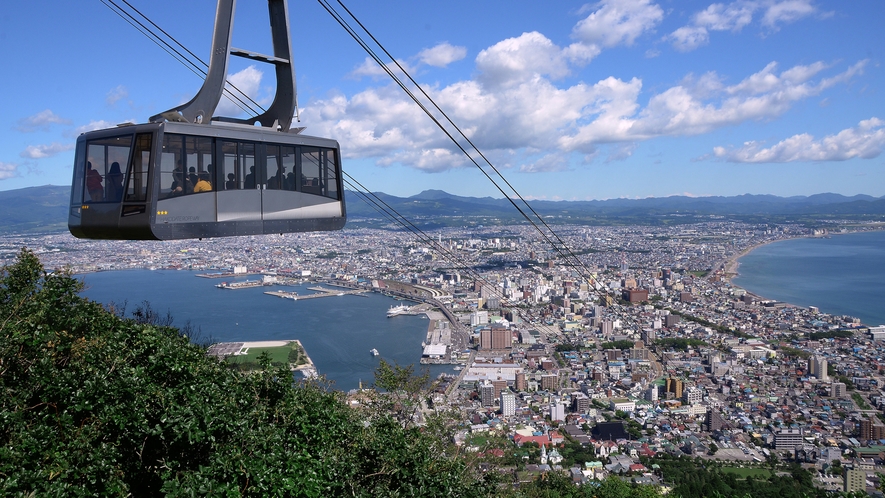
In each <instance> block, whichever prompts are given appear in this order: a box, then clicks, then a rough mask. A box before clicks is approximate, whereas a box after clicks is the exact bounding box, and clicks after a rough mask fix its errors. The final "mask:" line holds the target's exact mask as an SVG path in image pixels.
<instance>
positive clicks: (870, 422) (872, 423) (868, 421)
mask: <svg viewBox="0 0 885 498" xmlns="http://www.w3.org/2000/svg"><path fill="white" fill-rule="evenodd" d="M860 439H861V440H863V441H870V440H879V439H885V424H883V423H882V422H881V421H880V420H879V419H878V418H876V417H872V416H871V417H869V418H865V419H861V421H860Z"/></svg>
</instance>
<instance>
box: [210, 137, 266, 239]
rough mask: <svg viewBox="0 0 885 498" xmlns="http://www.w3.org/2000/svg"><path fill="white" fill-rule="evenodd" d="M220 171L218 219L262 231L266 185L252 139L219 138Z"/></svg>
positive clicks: (261, 162)
mask: <svg viewBox="0 0 885 498" xmlns="http://www.w3.org/2000/svg"><path fill="white" fill-rule="evenodd" d="M219 142H220V144H219V157H220V159H221V161H220V162H221V171H220V172H219V178H218V184H219V189H218V190H217V192H218V221H219V222H220V223H225V222H234V226H236V227H238V228H239V229H237V230H236V231H238V232H240V231H243V232H249V233H256V231H255V229H256V227H257V233H261V229H260V227H261V195H262V189H263V188H264V187H265V186H266V181H265V178H266V176H265V174H264V169H265V168H264V164H263V161H258V160H257V157H258V156H257V148H258V147H257V146H256V144H255V143H253V142H241V141H227V140H219Z"/></svg>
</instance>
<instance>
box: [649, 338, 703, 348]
mask: <svg viewBox="0 0 885 498" xmlns="http://www.w3.org/2000/svg"><path fill="white" fill-rule="evenodd" d="M655 344H656V345H658V346H661V347H663V348H665V349H678V350H680V351H688V347H689V346H692V347H695V346H709V344H707V343H706V342H704V341H702V340H700V339H691V338H688V337H667V338H664V339H655Z"/></svg>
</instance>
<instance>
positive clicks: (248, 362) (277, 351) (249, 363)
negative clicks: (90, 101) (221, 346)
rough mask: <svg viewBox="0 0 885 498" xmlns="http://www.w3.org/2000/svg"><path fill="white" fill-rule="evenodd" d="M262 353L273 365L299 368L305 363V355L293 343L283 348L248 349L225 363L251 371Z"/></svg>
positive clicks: (295, 343) (255, 366)
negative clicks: (265, 354) (268, 357)
mask: <svg viewBox="0 0 885 498" xmlns="http://www.w3.org/2000/svg"><path fill="white" fill-rule="evenodd" d="M264 353H267V355H268V356H270V361H271V363H272V364H274V365H287V366H288V365H294V366H300V365H304V364H305V363H307V355H306V354H305V353H304V349H302V348H301V346H300V345H299V344H298V343H297V342H295V341H293V342H290V343H289V344H287V345H285V346H274V347H265V348H262V347H257V348H249V349H248V351H247V352H246V354H244V355H239V356H229V357H227V361H228V363H231V364H234V365H238V366H239V368H241V369H245V370H251V369H254V368H257V366H258V358H259V357H260V356H261V355H262V354H264Z"/></svg>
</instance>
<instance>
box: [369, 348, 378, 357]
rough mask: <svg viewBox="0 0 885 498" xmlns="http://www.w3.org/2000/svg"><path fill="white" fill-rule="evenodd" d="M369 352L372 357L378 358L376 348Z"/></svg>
mask: <svg viewBox="0 0 885 498" xmlns="http://www.w3.org/2000/svg"><path fill="white" fill-rule="evenodd" d="M369 352H370V353H372V356H378V350H377V349H375V348H372V349H370V350H369Z"/></svg>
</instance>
